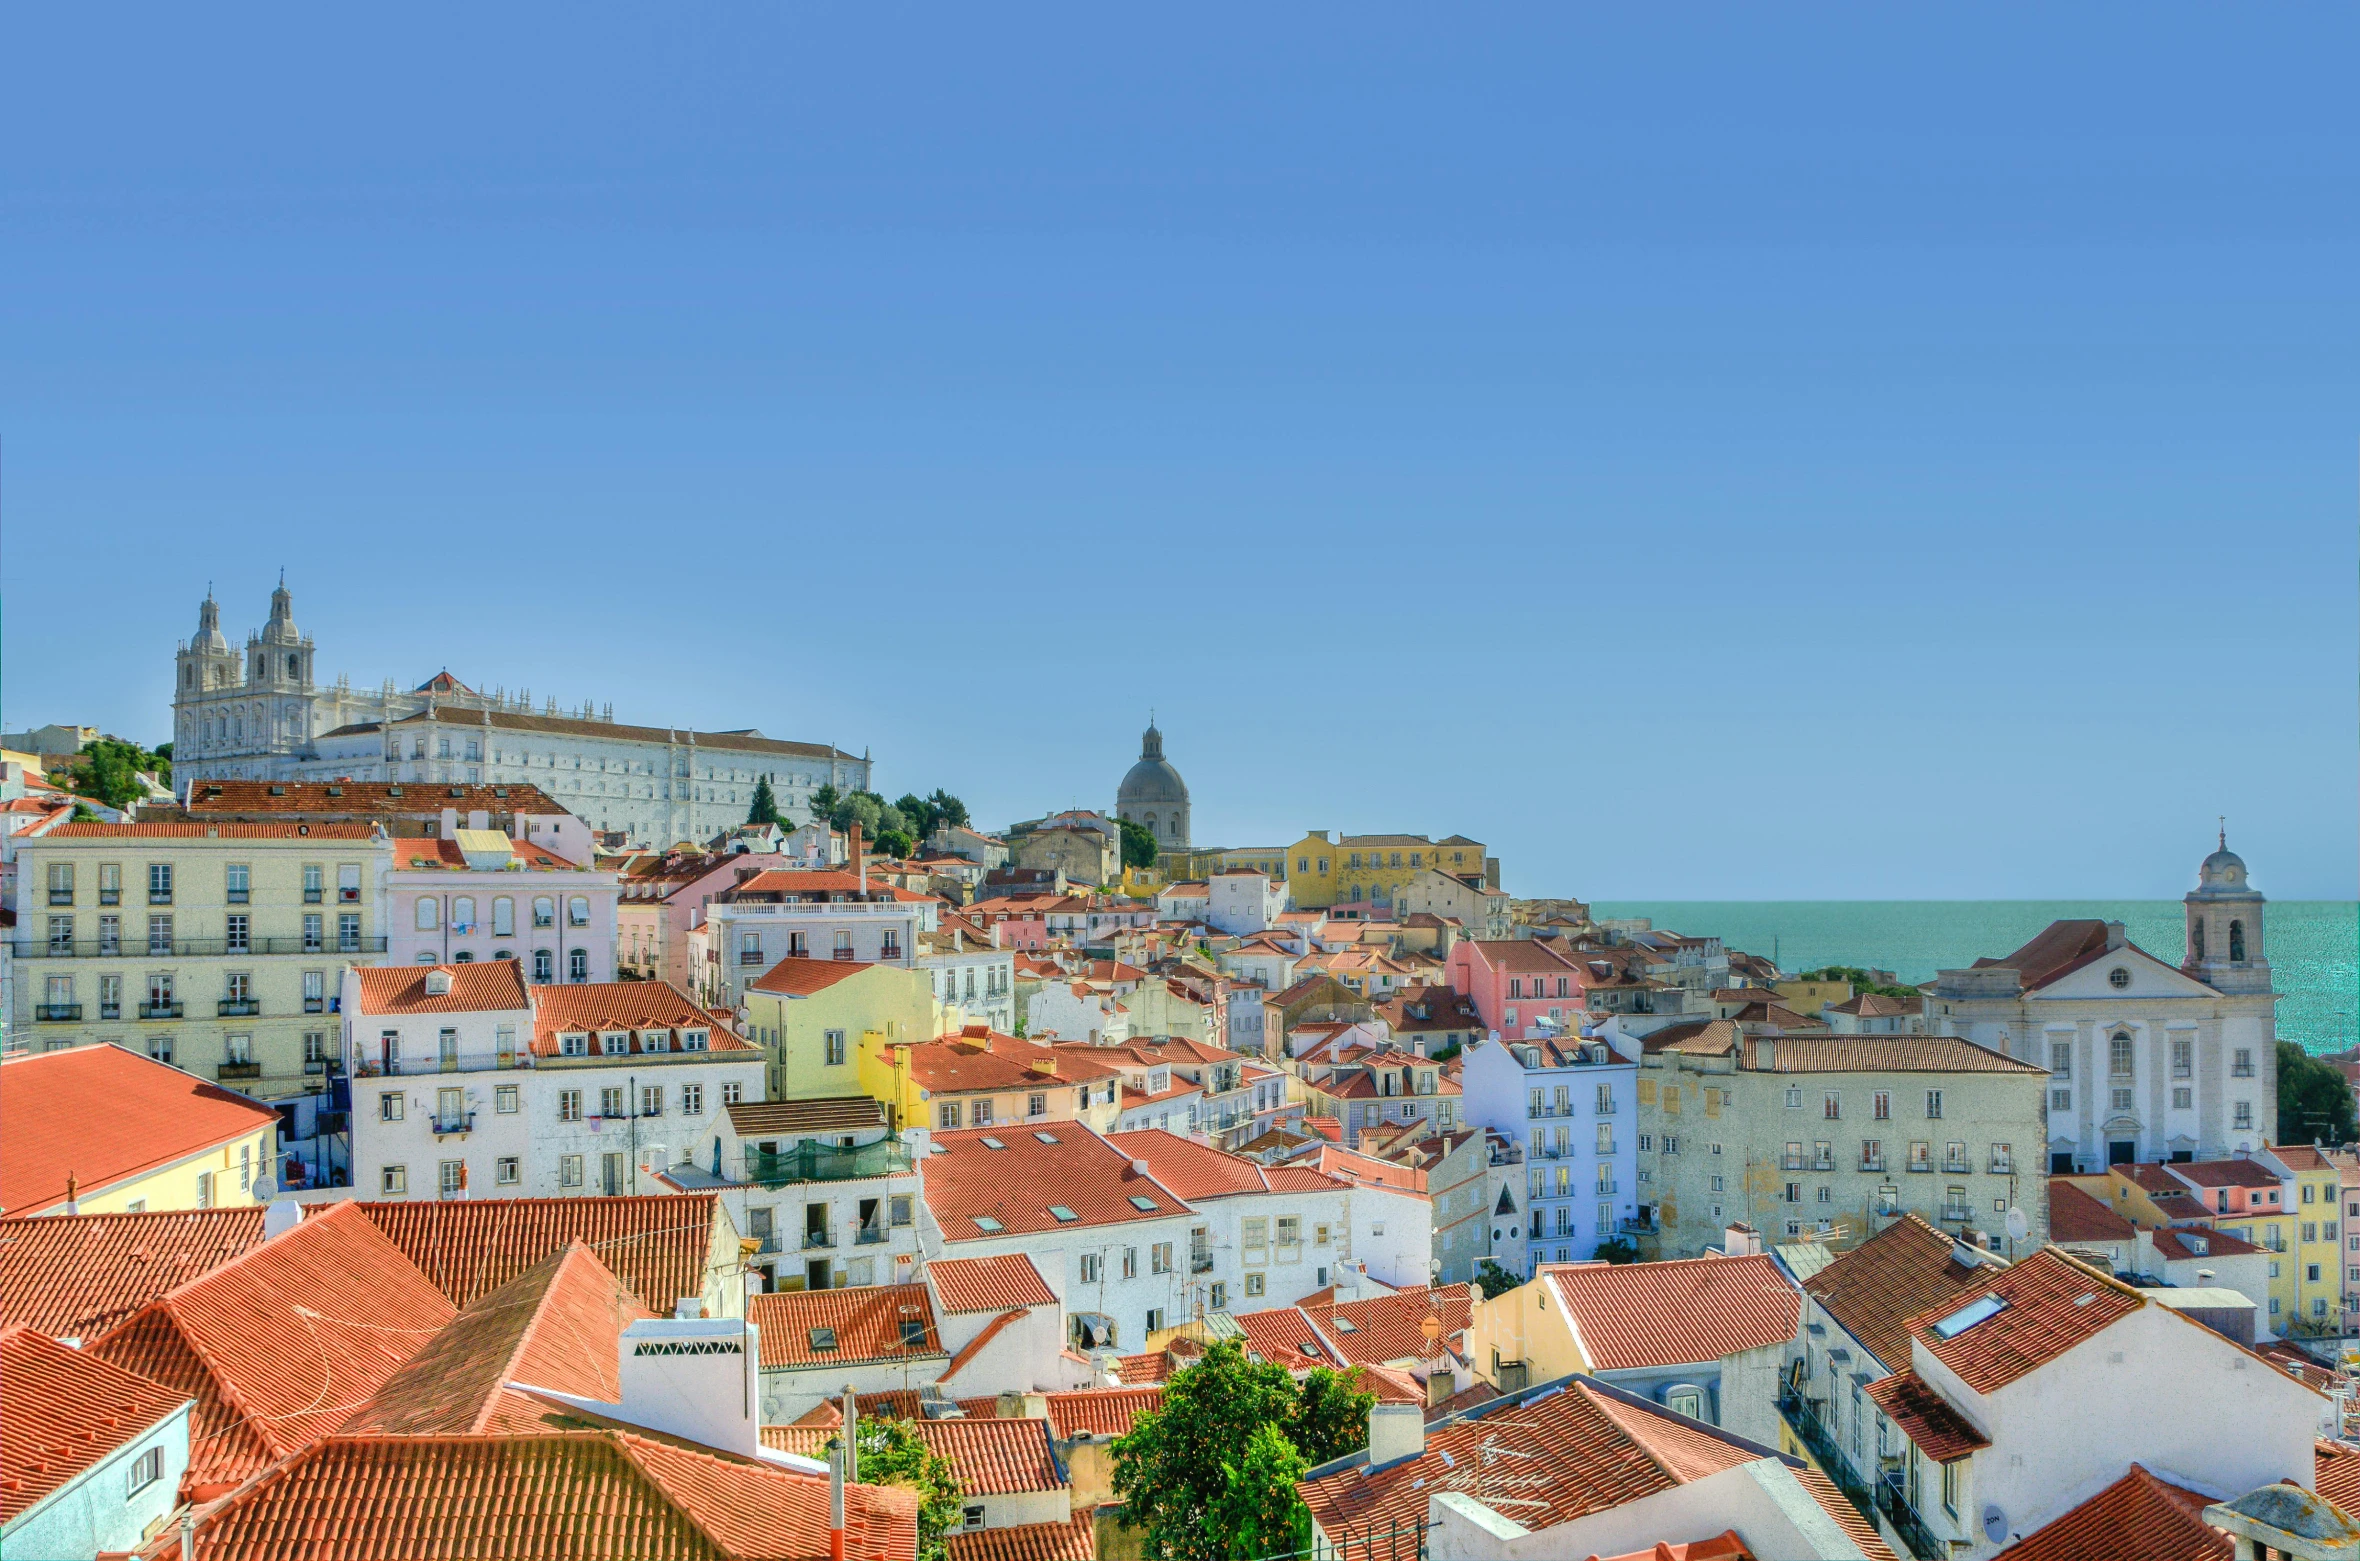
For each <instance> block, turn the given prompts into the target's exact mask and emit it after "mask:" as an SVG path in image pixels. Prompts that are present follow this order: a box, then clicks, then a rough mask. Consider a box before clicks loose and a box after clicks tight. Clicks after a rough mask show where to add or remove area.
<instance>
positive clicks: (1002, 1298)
mask: <svg viewBox="0 0 2360 1561" xmlns="http://www.w3.org/2000/svg"><path fill="white" fill-rule="evenodd" d="M926 1277H927V1278H928V1279H930V1280H932V1281H933V1283H934V1293H935V1296H936V1297H937V1298H938V1299H939V1300H940V1301H941V1302H942V1309H943V1310H944V1311H946V1312H951V1313H954V1314H955V1313H959V1312H1000V1311H1006V1310H1007V1309H1008V1308H1010V1307H1012V1306H1055V1305H1056V1304H1057V1296H1056V1294H1055V1293H1054V1292H1053V1291H1051V1290H1050V1288H1049V1285H1048V1282H1047V1281H1046V1280H1044V1279H1042V1278H1041V1271H1040V1270H1039V1269H1037V1268H1035V1267H1034V1266H1033V1260H1032V1259H1031V1258H1029V1257H1026V1256H1025V1255H1024V1254H1023V1253H1021V1252H1003V1253H1001V1254H1000V1255H999V1256H998V1257H950V1258H943V1259H941V1260H939V1261H937V1262H933V1263H929V1264H927V1265H926Z"/></svg>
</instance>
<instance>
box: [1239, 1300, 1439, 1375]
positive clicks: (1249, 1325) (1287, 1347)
mask: <svg viewBox="0 0 2360 1561" xmlns="http://www.w3.org/2000/svg"><path fill="white" fill-rule="evenodd" d="M1230 1320H1231V1321H1232V1322H1234V1323H1236V1324H1237V1325H1238V1327H1239V1328H1241V1329H1243V1330H1244V1331H1245V1336H1246V1348H1247V1349H1249V1350H1251V1351H1252V1352H1253V1353H1254V1354H1255V1355H1256V1356H1257V1357H1259V1358H1260V1359H1262V1360H1266V1361H1269V1362H1271V1363H1272V1364H1274V1365H1279V1366H1285V1367H1287V1368H1288V1369H1290V1370H1292V1369H1293V1368H1294V1367H1296V1366H1335V1365H1340V1364H1342V1362H1340V1361H1338V1360H1337V1359H1336V1358H1335V1357H1334V1356H1333V1355H1331V1354H1330V1353H1329V1351H1328V1347H1327V1346H1326V1345H1324V1344H1322V1343H1321V1342H1320V1341H1319V1332H1318V1330H1317V1329H1315V1328H1313V1327H1312V1326H1311V1319H1310V1318H1308V1317H1306V1316H1304V1315H1303V1313H1302V1312H1301V1311H1300V1310H1298V1309H1297V1308H1295V1307H1292V1306H1274V1307H1271V1308H1270V1309H1269V1310H1267V1311H1260V1312H1238V1313H1236V1314H1234V1315H1233V1316H1232V1317H1231V1319H1230ZM1420 1344H1421V1347H1422V1346H1423V1338H1422V1336H1421V1340H1420Z"/></svg>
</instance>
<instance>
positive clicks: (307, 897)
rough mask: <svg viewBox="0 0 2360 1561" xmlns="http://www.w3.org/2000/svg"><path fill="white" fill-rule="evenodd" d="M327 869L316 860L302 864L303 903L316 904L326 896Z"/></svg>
mask: <svg viewBox="0 0 2360 1561" xmlns="http://www.w3.org/2000/svg"><path fill="white" fill-rule="evenodd" d="M326 885H327V870H326V869H325V868H323V867H321V866H320V864H319V863H317V862H306V863H304V864H303V903H304V904H306V905H317V904H319V903H320V902H321V901H322V900H324V899H326V898H327V889H326Z"/></svg>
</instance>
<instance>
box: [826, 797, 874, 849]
mask: <svg viewBox="0 0 2360 1561" xmlns="http://www.w3.org/2000/svg"><path fill="white" fill-rule="evenodd" d="M884 812H885V808H884V805H883V804H882V803H880V802H878V800H877V794H876V793H875V792H873V791H853V792H847V793H845V794H844V795H843V796H842V797H840V798H838V799H837V801H836V807H835V810H834V811H833V812H832V813H830V814H829V816H828V823H829V824H830V825H831V826H832V827H833V828H835V829H837V830H840V831H843V830H850V829H851V828H852V826H853V825H855V824H858V825H859V826H860V832H861V833H862V834H863V835H865V836H867V837H869V838H870V839H872V840H873V839H875V838H876V835H877V820H878V819H879V818H880V817H882V816H883V814H884Z"/></svg>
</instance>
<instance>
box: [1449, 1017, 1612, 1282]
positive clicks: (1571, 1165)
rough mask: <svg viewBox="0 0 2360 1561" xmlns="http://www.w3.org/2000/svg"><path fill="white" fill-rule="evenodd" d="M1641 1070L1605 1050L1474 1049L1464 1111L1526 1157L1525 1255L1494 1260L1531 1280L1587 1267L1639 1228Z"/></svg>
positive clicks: (1548, 1043)
mask: <svg viewBox="0 0 2360 1561" xmlns="http://www.w3.org/2000/svg"><path fill="white" fill-rule="evenodd" d="M1638 1073H1639V1070H1638V1065H1637V1064H1636V1063H1633V1062H1628V1061H1625V1060H1624V1059H1623V1058H1622V1057H1621V1056H1620V1055H1619V1054H1617V1053H1616V1052H1615V1051H1614V1049H1613V1048H1612V1047H1610V1046H1608V1045H1606V1044H1605V1043H1604V1042H1601V1041H1583V1042H1575V1041H1559V1040H1538V1041H1502V1040H1497V1039H1486V1040H1483V1041H1479V1042H1477V1043H1476V1044H1475V1045H1472V1046H1470V1047H1468V1048H1467V1052H1466V1067H1465V1072H1464V1073H1463V1074H1462V1075H1461V1080H1460V1082H1461V1085H1462V1087H1463V1089H1464V1091H1465V1094H1464V1097H1463V1100H1462V1109H1463V1110H1464V1111H1465V1112H1466V1120H1467V1122H1468V1123H1469V1125H1471V1126H1475V1127H1483V1128H1489V1129H1491V1130H1492V1131H1494V1132H1497V1133H1498V1134H1500V1135H1501V1136H1502V1137H1503V1138H1506V1139H1507V1140H1509V1141H1510V1142H1512V1143H1517V1144H1521V1145H1522V1146H1523V1149H1524V1176H1525V1197H1524V1200H1523V1201H1524V1206H1525V1216H1526V1220H1525V1231H1524V1234H1525V1241H1524V1247H1525V1251H1524V1252H1522V1253H1517V1252H1515V1251H1513V1250H1512V1246H1510V1245H1507V1244H1503V1245H1499V1246H1495V1248H1494V1250H1493V1251H1492V1253H1491V1256H1492V1257H1493V1258H1494V1260H1496V1261H1498V1262H1499V1263H1500V1264H1501V1266H1502V1267H1505V1268H1508V1269H1510V1270H1511V1271H1512V1272H1515V1273H1520V1274H1529V1273H1531V1272H1533V1270H1534V1269H1536V1268H1537V1267H1538V1266H1539V1265H1540V1264H1542V1263H1567V1262H1580V1261H1583V1260H1585V1259H1587V1258H1590V1257H1592V1256H1594V1255H1595V1254H1596V1252H1597V1250H1598V1244H1599V1243H1600V1242H1602V1241H1610V1240H1613V1239H1614V1238H1615V1237H1617V1236H1618V1235H1620V1234H1622V1233H1623V1232H1624V1226H1625V1222H1627V1221H1632V1220H1634V1219H1635V1217H1636V1215H1637V1213H1638V1207H1639V1197H1638V1185H1637V1174H1636V1173H1637V1148H1636V1145H1637V1139H1638V1128H1637V1119H1638V1105H1637V1101H1638Z"/></svg>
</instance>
